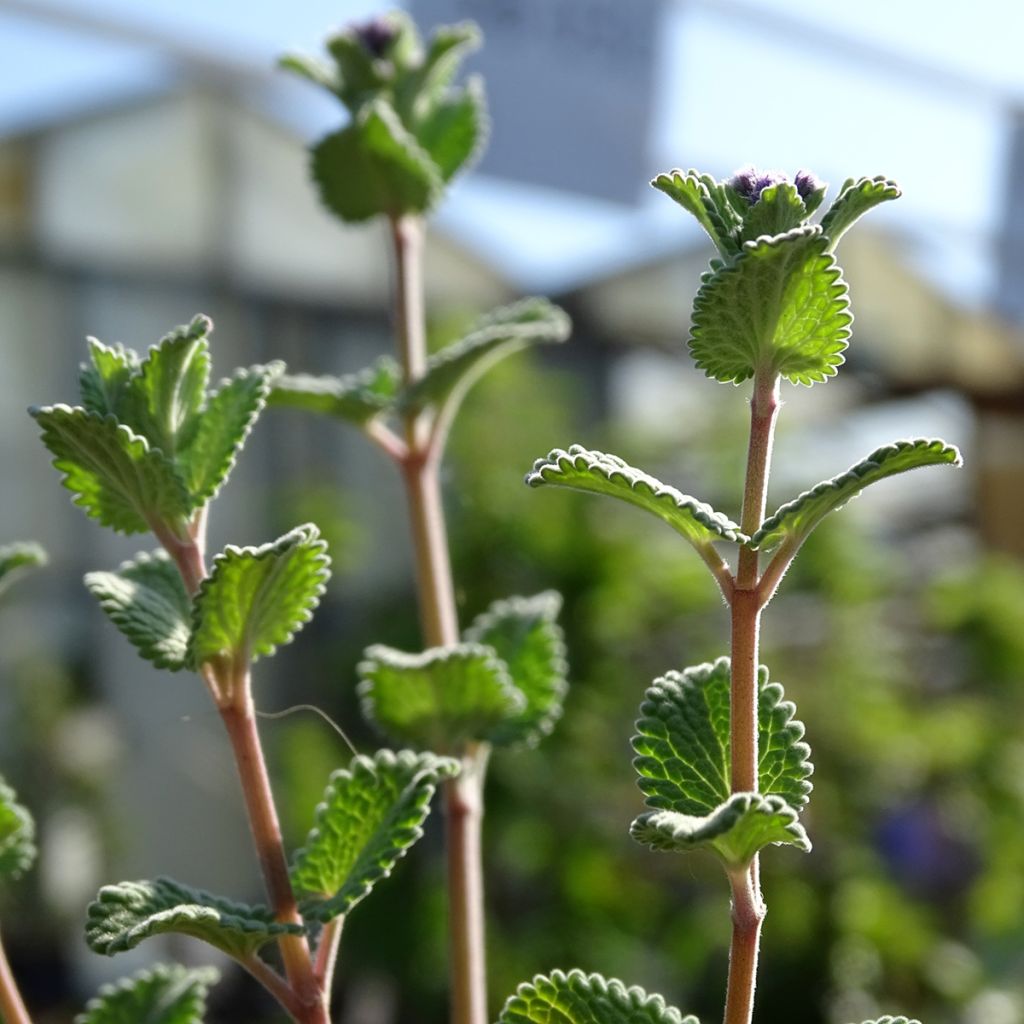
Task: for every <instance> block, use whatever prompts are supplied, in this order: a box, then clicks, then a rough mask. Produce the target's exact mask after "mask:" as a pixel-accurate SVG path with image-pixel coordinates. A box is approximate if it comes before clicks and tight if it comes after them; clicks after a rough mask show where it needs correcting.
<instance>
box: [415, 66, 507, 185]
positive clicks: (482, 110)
mask: <svg viewBox="0 0 1024 1024" xmlns="http://www.w3.org/2000/svg"><path fill="white" fill-rule="evenodd" d="M489 130H490V121H489V120H488V117H487V99H486V97H485V95H484V83H483V80H482V79H481V78H480V77H479V76H478V75H472V76H471V77H470V78H469V79H467V81H466V84H465V86H463V87H462V88H461V89H453V90H451V92H450V94H449V95H448V96H446V97H444V98H443V99H438V100H437V101H436V103H435V104H434V105H433V107H432V109H431V110H430V112H429V113H428V114H427V115H426V117H424V118H423V119H422V120H421V121H420V122H419V123H418V124H417V125H416V141H417V142H418V143H419V144H420V145H421V146H422V147H423V149H424V150H425V151H426V152H427V153H429V154H430V159H431V160H433V161H434V164H435V166H436V167H437V169H438V171H439V172H440V174H441V178H442V179H443V180H444V181H446V182H447V181H450V180H451V179H452V178H453V177H455V175H456V174H457V173H459V172H460V171H464V170H467V169H468V168H469V167H470V166H471V165H472V164H473V163H474V162H475V161H476V159H477V157H479V155H480V154H481V153H482V152H483V149H484V146H485V145H486V144H487V135H488V133H489Z"/></svg>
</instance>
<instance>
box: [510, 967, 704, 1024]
mask: <svg viewBox="0 0 1024 1024" xmlns="http://www.w3.org/2000/svg"><path fill="white" fill-rule="evenodd" d="M498 1024H698V1021H697V1018H696V1017H693V1016H686V1017H684V1016H683V1015H682V1014H681V1013H680V1012H679V1011H678V1010H677V1009H676V1008H675V1007H673V1006H668V1005H667V1004H666V1003H665V1000H664V999H663V998H662V997H661V996H658V995H648V994H647V993H646V992H645V991H644V990H643V989H642V988H637V987H636V986H633V987H630V988H627V987H626V986H625V985H624V984H623V983H622V982H621V981H618V980H617V979H615V978H610V979H608V978H603V977H602V976H601V975H600V974H584V973H583V972H582V971H578V970H575V971H569V972H568V973H565V972H564V971H552V972H551V973H550V974H549V975H543V974H538V975H537V976H536V977H535V978H534V979H533V980H532V981H527V982H524V983H523V984H522V985H520V986H519V988H517V989H516V992H515V995H513V996H511V997H510V998H509V1000H508V1002H506V1003H505V1006H504V1008H503V1009H502V1011H501V1016H500V1017H499V1018H498Z"/></svg>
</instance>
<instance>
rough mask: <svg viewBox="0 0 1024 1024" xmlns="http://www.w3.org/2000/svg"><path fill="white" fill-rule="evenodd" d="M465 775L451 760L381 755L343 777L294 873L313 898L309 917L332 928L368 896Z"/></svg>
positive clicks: (333, 786)
mask: <svg viewBox="0 0 1024 1024" xmlns="http://www.w3.org/2000/svg"><path fill="white" fill-rule="evenodd" d="M458 770H459V765H458V762H457V761H454V760H452V759H451V758H443V757H437V756H435V755H434V754H414V753H412V752H411V751H408V750H403V751H401V752H400V753H398V754H395V753H392V752H391V751H390V750H381V751H378V752H377V753H376V754H375V755H374V756H373V758H369V757H357V758H355V760H353V761H352V763H351V765H350V766H349V767H348V769H341V770H339V771H336V772H335V773H334V774H333V775H332V776H331V780H330V784H329V785H328V787H327V792H326V793H325V794H324V798H323V802H322V803H321V804H320V805H319V806H318V807H317V810H316V821H315V823H314V826H313V830H312V832H310V834H309V837H308V838H307V839H306V844H305V846H304V847H303V848H302V849H301V850H299V852H298V853H297V854H296V856H295V865H294V867H293V868H292V880H293V882H294V884H295V887H296V889H298V890H300V891H301V892H304V893H307V894H309V898H307V899H304V900H303V901H302V913H303V915H304V916H305V917H306V918H309V919H314V920H317V921H329V920H331V919H332V918H334V917H337V916H338V915H340V914H346V913H348V911H349V910H351V909H352V907H354V906H355V905H356V904H357V903H359V902H360V900H362V899H363V898H364V897H365V896H368V895H369V893H370V890H371V889H372V888H373V887H374V885H375V884H376V883H377V882H378V881H380V879H382V878H387V877H388V876H389V875H390V874H391V871H392V868H393V867H394V866H395V863H396V862H397V861H398V860H399V859H400V858H401V857H404V856H405V853H406V851H407V850H408V849H409V847H410V846H412V845H413V843H415V842H416V841H417V840H418V839H419V838H420V837H421V836H422V834H423V830H422V828H421V825H422V824H423V820H424V819H425V818H426V816H427V813H428V812H429V810H430V798H431V797H432V796H433V794H434V790H435V788H436V787H437V784H438V783H439V782H440V781H442V780H443V779H446V778H451V777H452V776H454V775H455V774H456V773H457V772H458Z"/></svg>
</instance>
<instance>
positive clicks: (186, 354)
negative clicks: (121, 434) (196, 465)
mask: <svg viewBox="0 0 1024 1024" xmlns="http://www.w3.org/2000/svg"><path fill="white" fill-rule="evenodd" d="M212 330H213V323H212V322H211V321H210V318H209V317H206V316H203V315H201V314H200V315H199V316H197V317H195V318H193V320H192V322H191V323H189V324H186V325H184V326H182V327H176V328H175V329H174V330H173V331H171V332H170V333H169V334H167V335H166V336H165V337H163V338H162V339H161V340H160V341H159V342H158V343H157V344H156V345H154V346H153V347H152V348H151V349H150V350H149V353H148V354H147V356H146V358H145V359H144V360H143V361H142V363H141V364H140V365H139V367H138V370H137V372H135V373H133V375H132V376H131V378H130V379H129V380H128V381H127V383H126V385H125V386H124V388H123V390H122V392H121V395H120V398H119V400H118V402H117V404H116V405H115V406H114V408H113V409H112V410H111V411H112V412H114V413H115V414H116V416H117V419H118V420H119V421H120V422H121V423H124V424H126V425H127V426H129V427H131V429H132V430H134V431H135V432H136V433H137V434H140V435H141V436H142V437H145V438H146V440H147V441H149V444H150V446H151V447H153V448H159V449H160V451H162V452H163V453H164V455H166V456H167V457H168V458H170V459H173V458H174V457H175V455H176V454H177V452H178V450H179V448H184V447H186V446H187V445H188V443H189V442H190V441H191V439H192V437H193V435H194V433H195V431H196V429H197V427H198V426H199V422H200V419H199V413H200V410H201V409H202V406H203V401H204V399H205V398H206V385H207V383H208V381H209V379H210V354H209V346H208V344H207V340H206V338H207V335H208V334H209V333H210V332H211V331H212Z"/></svg>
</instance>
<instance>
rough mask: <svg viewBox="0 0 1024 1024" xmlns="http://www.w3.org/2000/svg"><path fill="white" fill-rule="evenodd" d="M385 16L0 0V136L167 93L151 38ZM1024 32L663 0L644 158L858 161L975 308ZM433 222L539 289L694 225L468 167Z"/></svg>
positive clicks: (1023, 77)
mask: <svg viewBox="0 0 1024 1024" xmlns="http://www.w3.org/2000/svg"><path fill="white" fill-rule="evenodd" d="M429 2H430V0H424V3H422V5H421V6H425V7H426V8H427V9H428V10H429ZM552 2H555V0H552ZM633 2H643V0H633ZM381 9H382V8H381V5H380V4H378V3H371V2H367V0H341V2H340V3H339V2H338V0H333V2H327V0H292V2H289V3H283V2H274V3H260V2H256V0H148V2H147V3H146V4H140V3H138V0H0V55H2V59H3V66H4V68H5V73H4V75H3V76H2V77H0V135H2V134H5V133H12V132H17V131H19V130H23V129H24V128H27V127H31V126H32V125H33V124H35V123H38V122H39V121H40V120H41V119H44V120H45V119H47V118H49V117H53V116H61V115H66V114H69V113H74V112H75V110H86V109H89V108H90V107H91V106H95V105H96V104H98V103H103V102H105V101H107V100H108V99H111V98H117V97H119V96H124V95H126V94H133V93H139V92H145V91H147V90H159V89H161V88H163V87H165V85H166V83H167V81H168V74H169V65H168V63H167V61H166V60H165V59H163V58H162V57H161V56H160V53H159V48H158V47H157V46H156V45H155V43H154V44H151V45H147V44H146V42H145V39H146V37H147V36H151V37H153V39H154V40H155V39H157V38H159V39H161V40H163V41H165V42H166V41H170V42H171V43H173V44H174V45H178V46H182V47H185V48H187V49H189V50H190V51H192V52H197V53H199V54H204V53H205V54H209V55H211V56H212V57H215V59H216V60H218V61H222V62H227V63H228V64H231V65H234V66H237V67H239V68H241V69H243V70H248V71H253V72H258V73H261V74H262V73H263V69H266V68H269V67H271V66H272V64H273V61H274V58H275V57H276V56H277V55H278V54H279V53H281V52H282V51H283V50H305V51H308V52H316V51H317V50H318V49H319V46H320V40H321V39H322V38H323V36H324V33H325V30H326V29H328V28H331V27H337V26H339V25H341V24H344V23H347V22H349V21H352V20H358V19H360V18H364V17H366V16H367V15H369V14H372V13H375V12H377V11H380V10H381ZM968 12H969V13H968ZM96 22H102V23H103V29H104V31H102V32H100V31H95V30H93V29H94V28H95V25H94V23H96ZM91 25H92V28H90V26H91ZM119 29H123V30H125V31H124V36H123V37H122V38H118V34H117V33H118V31H119ZM140 39H141V42H140ZM1022 39H1024V3H1021V2H1019V0H972V3H971V4H970V5H969V7H968V6H966V5H962V4H956V5H954V4H949V5H945V4H935V3H924V2H922V0H903V2H901V0H858V2H857V3H855V4H836V3H831V4H822V3H820V2H812V0H771V2H767V0H764V2H761V0H688V2H687V0H669V2H668V14H667V16H666V18H665V22H664V29H663V32H662V38H661V40H660V46H659V49H660V60H659V62H658V68H657V73H656V82H657V87H656V90H655V94H656V99H655V103H654V113H653V143H652V150H651V152H652V159H653V160H654V161H656V166H657V167H658V168H659V169H668V168H670V167H673V166H684V167H688V166H697V167H699V168H700V169H702V170H709V171H711V172H712V173H715V174H717V175H720V176H724V175H726V174H729V173H731V172H732V171H733V170H735V169H737V168H738V167H740V166H743V165H745V164H749V163H751V162H754V163H757V164H758V165H759V166H762V167H778V168H781V169H784V170H788V171H789V172H790V173H793V172H795V171H796V170H797V169H798V168H801V167H809V168H811V169H813V170H814V171H815V172H816V173H817V174H818V175H819V176H820V177H822V178H824V179H826V180H830V181H831V182H832V183H833V185H836V186H837V185H838V184H839V183H841V181H842V180H843V179H844V178H845V177H847V176H859V175H861V174H870V175H873V174H878V173H883V174H885V175H887V176H889V177H893V178H896V179H897V180H898V181H899V182H900V183H901V185H902V186H903V188H904V198H903V199H902V200H901V201H900V202H899V203H897V204H889V205H888V206H887V207H886V208H885V209H884V211H879V212H878V214H877V217H878V219H879V222H880V223H881V224H883V226H884V225H886V224H888V225H890V226H892V227H895V228H898V229H900V230H905V231H909V232H910V233H912V234H913V236H914V237H915V238H917V239H918V240H919V241H920V243H921V244H920V256H919V257H918V258H919V259H920V261H921V266H922V269H923V270H924V271H925V272H927V273H928V274H930V275H931V276H932V277H933V278H934V279H935V280H936V281H938V283H940V284H941V285H942V286H943V287H944V288H945V289H946V290H947V291H948V292H949V293H950V295H951V296H952V297H953V298H954V299H956V300H958V301H961V302H963V303H966V304H978V303H980V302H983V301H985V299H986V298H987V297H988V296H989V295H990V293H991V289H992V286H993V266H994V263H993V259H992V247H993V243H994V240H995V237H996V234H997V232H998V229H999V211H1000V206H1001V203H1002V200H1003V195H1004V192H1005V190H1006V188H1007V180H1006V167H1005V163H1006V153H1007V146H1008V141H1009V137H1010V134H1009V133H1010V125H1011V123H1012V114H1013V111H1014V109H1015V108H1018V109H1024V53H1022V42H1021V41H1022ZM299 88H302V87H301V86H300V87H299ZM297 106H298V107H299V108H301V109H302V110H303V112H304V115H303V117H302V118H301V119H300V120H299V121H298V122H297V123H296V124H295V128H296V130H297V131H298V132H299V133H300V134H303V135H305V136H307V137H309V138H314V137H316V136H317V135H319V134H321V133H322V132H323V131H326V130H328V129H329V128H330V127H331V125H332V122H336V121H337V113H336V112H335V111H334V110H333V109H332V108H331V106H330V104H329V102H326V101H325V99H324V98H322V97H320V96H318V95H316V94H315V93H313V92H312V91H310V93H309V95H308V96H306V97H305V99H304V102H302V103H301V104H297ZM440 222H441V224H442V226H443V227H445V228H447V229H448V230H450V231H452V232H453V233H454V234H456V235H458V236H460V237H461V238H463V239H464V240H466V241H467V242H468V243H470V244H471V245H474V246H476V247H478V248H479V249H481V251H483V252H486V253H487V254H488V255H489V256H490V258H492V260H493V261H494V262H495V264H496V265H498V266H499V268H500V269H503V270H505V271H506V272H507V273H508V274H509V275H510V276H511V277H512V278H513V279H515V280H516V281H518V282H519V283H521V284H522V285H523V287H527V288H528V287H544V288H546V289H548V290H561V289H562V288H565V287H569V286H572V284H574V283H577V282H582V281H585V280H586V279H588V278H590V277H592V276H594V275H595V274H601V273H607V272H612V271H614V270H615V269H617V268H618V267H624V266H628V265H630V264H631V263H633V262H635V261H637V260H640V259H642V258H649V257H650V255H651V254H652V253H655V254H656V253H658V252H668V251H671V250H672V248H673V247H675V246H678V245H681V244H684V243H685V242H686V241H687V239H689V238H690V237H691V236H692V230H693V229H692V225H690V224H689V223H688V221H687V220H686V219H685V218H680V217H679V216H678V211H676V210H675V209H674V208H673V207H672V204H671V203H669V202H668V200H666V199H665V198H664V197H662V196H659V195H657V194H656V193H654V192H653V191H652V192H651V193H650V194H649V195H648V196H646V198H643V199H641V201H640V203H639V205H638V206H637V207H636V208H632V209H631V208H627V207H622V206H618V205H615V204H611V203H608V202H604V201H600V200H595V199H587V198H582V197H581V198H573V197H569V196H566V195H565V194H563V193H558V192H549V191H546V190H542V189H537V188H535V187H532V186H524V185H518V186H510V185H508V183H506V182H499V181H496V180H494V179H490V180H487V179H484V178H483V177H482V176H479V175H477V176H476V177H475V178H474V177H472V176H471V177H470V178H469V179H467V180H466V181H465V182H463V183H461V184H460V185H459V186H458V187H457V188H456V190H455V194H454V195H453V197H452V200H451V202H450V203H449V204H447V206H446V207H445V208H444V210H443V211H442V213H441V217H440Z"/></svg>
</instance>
